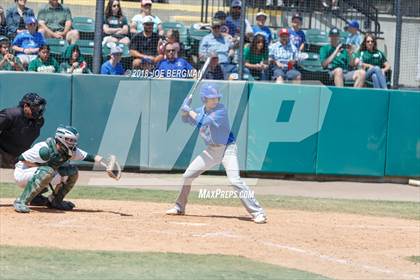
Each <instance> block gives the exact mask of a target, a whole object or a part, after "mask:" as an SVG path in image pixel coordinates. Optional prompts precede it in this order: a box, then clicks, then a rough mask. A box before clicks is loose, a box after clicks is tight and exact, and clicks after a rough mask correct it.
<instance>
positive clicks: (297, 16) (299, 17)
mask: <svg viewBox="0 0 420 280" xmlns="http://www.w3.org/2000/svg"><path fill="white" fill-rule="evenodd" d="M295 18H298V19H300V21H302V20H303V18H302V16H301V14H299V13H296V14H294V15H293V16H292V20H294V19H295Z"/></svg>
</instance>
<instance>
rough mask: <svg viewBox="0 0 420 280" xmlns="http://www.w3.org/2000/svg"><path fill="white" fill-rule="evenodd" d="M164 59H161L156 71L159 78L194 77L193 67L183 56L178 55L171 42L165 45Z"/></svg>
mask: <svg viewBox="0 0 420 280" xmlns="http://www.w3.org/2000/svg"><path fill="white" fill-rule="evenodd" d="M165 55H166V59H164V60H162V61H161V62H160V63H159V65H158V67H157V71H158V74H159V76H158V77H160V78H176V79H186V78H193V77H194V68H193V67H192V66H191V64H189V63H188V61H186V60H185V59H183V58H179V57H178V53H177V48H176V47H175V45H174V44H172V43H167V44H166V46H165Z"/></svg>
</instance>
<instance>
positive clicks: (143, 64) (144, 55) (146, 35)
mask: <svg viewBox="0 0 420 280" xmlns="http://www.w3.org/2000/svg"><path fill="white" fill-rule="evenodd" d="M153 24H154V23H153V18H152V16H146V17H144V18H143V26H144V29H143V32H141V33H137V34H136V35H134V37H133V38H132V40H131V43H130V55H131V56H132V57H133V58H134V60H133V68H134V69H143V70H146V69H147V70H152V69H153V67H154V65H156V64H157V63H158V62H159V61H161V60H162V59H163V56H162V55H159V54H158V52H157V45H158V42H159V35H158V34H157V33H154V32H153Z"/></svg>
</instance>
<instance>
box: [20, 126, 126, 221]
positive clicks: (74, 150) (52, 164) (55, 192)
mask: <svg viewBox="0 0 420 280" xmlns="http://www.w3.org/2000/svg"><path fill="white" fill-rule="evenodd" d="M78 140H79V133H78V132H77V130H76V129H75V128H74V127H71V126H59V127H58V128H57V130H56V132H55V137H54V138H48V139H47V140H45V141H43V142H39V143H37V144H35V145H34V146H33V147H32V148H30V149H29V150H27V151H25V152H24V153H22V154H21V155H20V156H19V158H18V160H19V162H18V163H17V164H16V166H15V171H14V177H15V181H16V183H17V184H18V186H19V187H21V188H24V190H23V192H22V194H21V195H20V196H19V197H18V198H17V199H16V200H15V202H14V203H13V206H14V208H15V210H16V211H17V212H20V213H29V211H30V209H29V207H28V205H29V204H30V202H31V200H32V199H33V198H34V197H36V196H37V195H38V194H40V193H43V192H46V191H48V190H47V188H48V186H51V189H52V194H51V195H50V196H49V197H48V201H47V203H46V205H45V206H47V207H49V208H54V209H60V210H64V211H70V210H72V209H73V208H74V207H75V205H74V204H73V203H72V202H70V201H65V200H63V199H64V197H65V196H66V195H67V194H68V193H69V192H70V191H71V189H72V188H73V187H74V185H75V184H76V181H77V178H78V169H77V167H76V166H74V165H71V164H69V162H68V161H69V160H83V161H88V162H95V163H99V164H101V165H103V166H105V167H107V173H108V175H110V177H112V178H114V179H119V178H120V176H121V168H120V167H119V164H118V163H117V162H116V160H115V156H111V157H110V159H109V160H106V161H105V160H104V159H103V157H101V156H100V155H91V154H88V153H86V152H85V151H83V150H81V149H79V148H78V147H77V142H78Z"/></svg>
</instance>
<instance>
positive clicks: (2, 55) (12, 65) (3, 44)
mask: <svg viewBox="0 0 420 280" xmlns="http://www.w3.org/2000/svg"><path fill="white" fill-rule="evenodd" d="M0 70H3V71H23V66H22V64H21V63H20V60H19V59H18V58H17V57H15V56H14V55H13V54H11V53H10V42H9V41H8V40H2V41H0Z"/></svg>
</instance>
